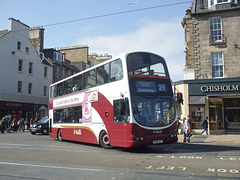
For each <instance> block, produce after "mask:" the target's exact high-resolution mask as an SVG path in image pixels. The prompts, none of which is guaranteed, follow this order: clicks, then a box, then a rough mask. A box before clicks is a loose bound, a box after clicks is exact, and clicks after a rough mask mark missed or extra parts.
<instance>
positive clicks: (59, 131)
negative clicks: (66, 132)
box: [57, 129, 62, 141]
mask: <svg viewBox="0 0 240 180" xmlns="http://www.w3.org/2000/svg"><path fill="white" fill-rule="evenodd" d="M57 138H58V140H59V141H62V130H61V129H59V130H58V133H57Z"/></svg>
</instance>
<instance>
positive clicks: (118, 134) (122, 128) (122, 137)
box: [108, 123, 128, 147]
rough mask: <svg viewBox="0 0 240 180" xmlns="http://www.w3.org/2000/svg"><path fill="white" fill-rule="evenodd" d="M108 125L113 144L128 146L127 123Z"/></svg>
mask: <svg viewBox="0 0 240 180" xmlns="http://www.w3.org/2000/svg"><path fill="white" fill-rule="evenodd" d="M108 127H109V134H110V135H111V146H118V147H127V137H128V132H127V123H112V124H109V125H108Z"/></svg>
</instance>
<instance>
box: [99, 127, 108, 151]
mask: <svg viewBox="0 0 240 180" xmlns="http://www.w3.org/2000/svg"><path fill="white" fill-rule="evenodd" d="M99 144H100V146H101V147H103V148H105V149H110V148H111V146H110V144H109V137H108V134H107V133H106V131H102V132H101V133H100V136H99Z"/></svg>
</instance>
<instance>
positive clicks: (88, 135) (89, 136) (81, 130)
mask: <svg viewBox="0 0 240 180" xmlns="http://www.w3.org/2000/svg"><path fill="white" fill-rule="evenodd" d="M60 129H61V130H62V138H63V139H64V140H70V141H78V142H86V143H93V144H98V141H97V137H96V135H95V133H94V132H93V130H92V129H90V128H88V127H87V126H75V127H74V126H67V125H61V128H60Z"/></svg>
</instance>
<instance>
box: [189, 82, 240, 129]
mask: <svg viewBox="0 0 240 180" xmlns="http://www.w3.org/2000/svg"><path fill="white" fill-rule="evenodd" d="M187 83H188V90H189V103H188V106H189V115H190V118H191V121H192V122H191V123H192V129H195V130H197V129H202V127H201V124H202V122H203V120H204V118H205V117H206V116H207V117H209V130H210V133H212V134H215V133H227V132H240V78H224V79H209V80H194V81H187Z"/></svg>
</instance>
